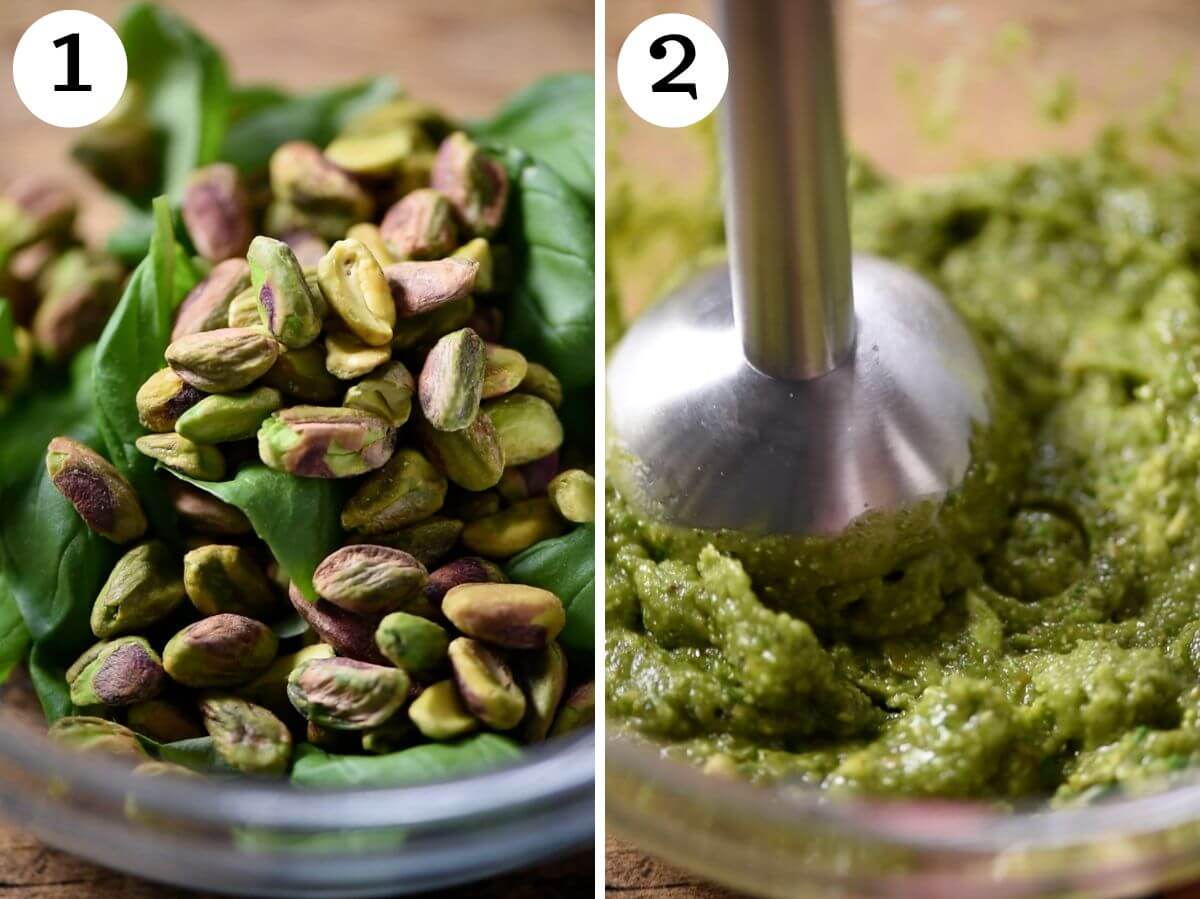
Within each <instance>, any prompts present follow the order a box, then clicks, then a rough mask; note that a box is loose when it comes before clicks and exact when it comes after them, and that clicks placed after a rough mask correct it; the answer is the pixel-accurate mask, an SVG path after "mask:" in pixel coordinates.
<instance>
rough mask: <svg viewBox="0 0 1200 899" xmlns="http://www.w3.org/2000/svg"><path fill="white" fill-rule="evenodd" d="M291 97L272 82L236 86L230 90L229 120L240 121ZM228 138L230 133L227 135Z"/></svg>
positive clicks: (231, 121)
mask: <svg viewBox="0 0 1200 899" xmlns="http://www.w3.org/2000/svg"><path fill="white" fill-rule="evenodd" d="M290 99H291V97H290V96H289V95H288V93H287V92H286V91H284V90H281V89H280V88H277V87H275V86H274V85H272V84H247V85H240V86H235V87H234V88H233V89H232V90H230V92H229V121H230V123H231V124H232V123H233V122H237V121H240V120H241V119H244V118H247V117H249V116H252V115H254V114H255V113H256V112H261V111H262V110H264V109H266V108H268V107H270V106H278V105H279V104H280V103H286V102H287V101H288V100H290ZM226 140H228V135H226Z"/></svg>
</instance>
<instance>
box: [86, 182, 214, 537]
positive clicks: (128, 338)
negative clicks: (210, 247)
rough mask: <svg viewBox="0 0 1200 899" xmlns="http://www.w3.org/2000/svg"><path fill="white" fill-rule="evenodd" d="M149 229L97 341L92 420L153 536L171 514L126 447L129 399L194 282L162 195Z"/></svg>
mask: <svg viewBox="0 0 1200 899" xmlns="http://www.w3.org/2000/svg"><path fill="white" fill-rule="evenodd" d="M154 225H155V230H154V237H153V239H152V240H151V243H150V254H149V255H148V256H147V257H146V258H145V259H144V260H142V262H141V264H140V265H138V267H137V269H135V270H134V273H133V275H132V277H131V278H130V279H129V284H128V285H127V286H126V288H125V294H124V296H122V297H121V302H120V303H119V304H118V306H117V309H116V311H115V312H114V313H113V315H112V318H110V319H109V321H108V325H107V326H106V327H105V329H104V333H103V334H102V335H101V336H100V342H99V344H98V345H97V347H96V358H95V362H94V364H93V369H92V372H93V374H92V379H93V382H94V385H95V405H96V419H97V422H98V424H99V427H100V433H101V434H102V435H103V437H104V443H105V446H107V448H108V454H107V455H108V457H109V459H110V460H111V461H112V463H113V465H115V466H116V467H117V468H118V469H119V470H120V471H121V473H122V474H124V475H125V477H127V478H128V479H129V481H130V483H131V484H133V486H134V489H136V490H137V493H138V496H139V497H140V498H141V500H142V506H143V508H144V509H145V510H146V516H147V518H149V520H150V524H151V528H152V529H153V531H154V532H156V533H158V534H160V535H171V534H174V533H175V528H174V522H175V513H174V511H173V510H172V508H171V505H170V502H169V501H168V500H167V497H166V495H165V494H164V493H163V491H162V489H161V486H160V485H159V482H158V477H157V475H156V474H155V467H154V461H153V460H152V459H149V458H147V457H146V456H143V455H142V454H141V453H140V452H138V450H137V447H136V446H135V445H134V441H136V440H137V438H138V437H140V436H141V435H142V433H143V428H142V425H141V423H140V422H139V421H138V415H137V403H136V402H135V397H136V395H137V391H138V388H139V387H141V386H142V384H144V383H145V382H146V379H147V378H149V377H150V376H151V375H152V374H154V373H155V372H156V371H158V370H159V369H160V368H162V367H163V366H164V365H165V364H166V363H164V362H163V353H165V352H166V349H167V344H168V343H169V342H170V339H171V327H172V324H173V321H174V317H175V310H176V308H177V307H178V306H179V303H180V302H182V300H183V298H184V296H185V295H186V294H187V292H188V291H189V290H191V288H192V287H194V286H195V284H196V280H197V279H196V274H195V272H194V271H193V270H192V265H191V262H190V261H189V260H188V258H187V256H186V255H184V253H183V251H182V250H180V248H179V246H178V245H177V244H176V242H175V235H174V231H173V229H172V225H171V210H170V206H169V205H168V203H167V200H166V199H165V198H164V197H159V198H158V199H157V200H155V201H154Z"/></svg>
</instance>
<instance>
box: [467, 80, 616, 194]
mask: <svg viewBox="0 0 1200 899" xmlns="http://www.w3.org/2000/svg"><path fill="white" fill-rule="evenodd" d="M595 121H596V82H595V79H594V78H592V76H591V75H554V76H551V77H549V78H544V79H542V80H541V81H539V82H537V83H536V84H534V85H532V86H531V87H529V88H527V89H526V90H523V91H521V92H520V93H519V94H517V95H516V96H515V97H513V98H512V99H511V100H510V101H509V102H508V103H507V104H505V106H504V108H503V109H501V110H500V112H499V113H497V114H496V115H495V116H493V117H492V118H490V119H488V120H487V121H485V122H476V123H475V124H474V125H472V126H471V127H470V131H471V133H472V134H473V135H474V136H475V137H476V138H477V139H479V140H481V141H491V142H494V143H500V144H507V145H508V146H511V147H516V148H518V149H520V150H524V151H525V152H526V153H528V154H529V155H531V156H533V157H534V158H535V159H537V160H538V161H539V162H544V163H545V164H546V165H548V166H550V168H552V169H553V170H554V171H555V172H556V173H557V174H558V175H559V177H561V178H562V179H563V180H564V181H566V182H567V184H568V185H570V187H571V189H572V190H573V191H575V192H576V193H577V194H579V196H581V197H583V198H584V199H585V200H586V201H587V203H588V204H589V205H595V202H596V144H595V141H596V131H595Z"/></svg>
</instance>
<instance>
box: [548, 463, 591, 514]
mask: <svg viewBox="0 0 1200 899" xmlns="http://www.w3.org/2000/svg"><path fill="white" fill-rule="evenodd" d="M546 494H547V496H549V497H550V505H552V506H554V511H556V512H557V513H558V514H559V515H561V516H562V517H563V518H564V519H566V520H567V521H570V522H574V523H576V524H583V523H586V522H589V521H595V520H596V479H595V478H593V477H592V476H591V475H590V474H588V473H587V472H586V471H582V470H581V469H578V468H568V469H567V470H566V471H564V472H561V473H559V474H558V475H556V476H555V478H554V480H552V481H551V482H550V486H549V487H547V488H546Z"/></svg>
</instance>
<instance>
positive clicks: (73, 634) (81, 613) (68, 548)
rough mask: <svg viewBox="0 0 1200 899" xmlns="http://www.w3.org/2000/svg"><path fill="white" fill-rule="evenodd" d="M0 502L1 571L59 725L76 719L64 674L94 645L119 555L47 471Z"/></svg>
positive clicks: (49, 711) (34, 672)
mask: <svg viewBox="0 0 1200 899" xmlns="http://www.w3.org/2000/svg"><path fill="white" fill-rule="evenodd" d="M76 436H82V435H81V434H80V433H79V431H78V430H77V431H76ZM92 438H93V439H92V441H91V442H92V443H93V444H95V443H97V442H98V441H97V440H96V439H95V434H94V433H93V434H92ZM0 500H3V503H4V508H5V509H6V510H8V511H7V512H6V514H5V516H4V518H3V519H2V520H0V566H2V567H3V569H4V579H5V582H6V584H7V586H8V590H9V591H10V592H11V593H12V597H13V599H14V600H15V602H16V604H17V606H18V608H19V609H20V610H21V615H22V617H23V618H24V620H25V626H26V627H27V628H28V629H29V633H30V635H31V636H32V638H33V641H34V642H33V653H32V657H31V659H30V674H31V676H32V679H33V685H34V688H35V689H36V690H37V693H38V697H39V698H40V699H41V701H42V708H43V710H44V711H45V713H46V717H47V718H48V719H49V720H51V721H53V720H55V719H57V718H60V717H62V716H63V715H66V714H69V713H70V712H71V708H72V707H71V701H70V699H69V698H68V697H67V687H66V669H67V666H68V665H70V664H71V662H73V661H74V660H75V659H76V658H77V657H78V656H79V654H80V653H81V652H83V650H84V649H86V648H87V647H88V646H89V645H91V643H93V642H94V640H95V638H94V637H93V636H92V631H91V626H90V625H89V623H88V619H89V617H90V615H91V610H92V603H93V602H94V601H95V599H96V595H97V594H98V593H99V592H100V588H101V587H102V586H103V585H104V581H105V579H106V578H107V577H108V573H109V571H110V570H111V569H112V566H113V564H114V563H115V562H116V558H117V553H118V549H117V547H115V546H114V545H113V544H112V543H109V542H108V541H107V540H105V539H104V538H103V537H101V536H99V535H98V534H95V533H93V532H92V531H90V530H88V528H87V525H85V524H84V523H83V519H81V518H80V517H79V515H78V514H76V512H75V507H74V506H72V505H71V504H70V502H68V501H67V500H66V498H65V497H63V495H62V494H61V493H59V492H58V491H57V490H56V489H55V488H54V485H53V484H52V483H51V482H50V477H49V475H47V474H46V470H45V468H44V467H43V466H39V468H38V471H37V475H36V476H35V477H34V478H33V480H32V482H31V483H30V484H28V485H26V486H25V488H24V489H23V490H19V489H14V488H10V489H8V490H5V491H3V495H2V496H0Z"/></svg>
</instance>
